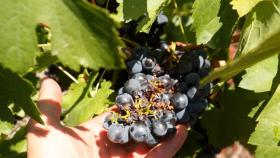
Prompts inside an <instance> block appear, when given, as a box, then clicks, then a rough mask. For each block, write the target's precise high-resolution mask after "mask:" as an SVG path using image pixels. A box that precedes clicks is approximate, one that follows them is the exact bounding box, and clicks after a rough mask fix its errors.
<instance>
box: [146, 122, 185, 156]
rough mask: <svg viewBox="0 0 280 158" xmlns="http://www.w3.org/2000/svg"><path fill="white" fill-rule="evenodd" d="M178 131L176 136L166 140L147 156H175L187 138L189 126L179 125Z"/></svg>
mask: <svg viewBox="0 0 280 158" xmlns="http://www.w3.org/2000/svg"><path fill="white" fill-rule="evenodd" d="M176 128H177V132H176V134H175V135H174V136H172V137H170V138H169V139H166V140H164V141H163V142H161V143H160V144H158V145H157V146H155V147H154V148H153V149H151V150H150V151H149V153H148V154H147V156H146V157H147V158H153V157H161V158H165V157H166V158H169V157H173V156H174V155H175V154H176V152H177V151H178V150H179V149H180V148H181V146H182V145H183V144H184V142H185V140H186V138H187V131H188V127H187V126H185V125H177V126H176Z"/></svg>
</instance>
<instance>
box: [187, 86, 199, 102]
mask: <svg viewBox="0 0 280 158" xmlns="http://www.w3.org/2000/svg"><path fill="white" fill-rule="evenodd" d="M196 94H197V88H196V87H191V88H189V89H188V91H187V96H188V98H189V99H190V100H193V99H194V98H195V96H196Z"/></svg>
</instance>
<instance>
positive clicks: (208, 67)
mask: <svg viewBox="0 0 280 158" xmlns="http://www.w3.org/2000/svg"><path fill="white" fill-rule="evenodd" d="M203 68H205V69H207V70H210V69H211V62H210V61H209V60H208V59H205V60H204V64H203Z"/></svg>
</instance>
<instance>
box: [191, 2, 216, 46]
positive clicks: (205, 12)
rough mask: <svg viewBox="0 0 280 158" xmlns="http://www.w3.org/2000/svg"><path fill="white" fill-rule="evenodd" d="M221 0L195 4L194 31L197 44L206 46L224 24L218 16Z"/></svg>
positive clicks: (193, 15)
mask: <svg viewBox="0 0 280 158" xmlns="http://www.w3.org/2000/svg"><path fill="white" fill-rule="evenodd" d="M220 6H221V2H220V0H196V1H195V2H194V4H193V14H192V18H193V30H194V31H195V32H196V42H197V44H206V43H207V42H209V41H210V40H211V38H212V37H213V36H214V34H215V33H216V32H217V31H218V30H219V29H220V27H221V26H222V23H221V22H220V17H219V16H218V13H219V10H220Z"/></svg>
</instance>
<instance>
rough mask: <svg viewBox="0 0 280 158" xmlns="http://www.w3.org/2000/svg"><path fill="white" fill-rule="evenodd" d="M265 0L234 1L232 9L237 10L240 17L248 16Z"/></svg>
mask: <svg viewBox="0 0 280 158" xmlns="http://www.w3.org/2000/svg"><path fill="white" fill-rule="evenodd" d="M261 1H263V0H232V1H231V2H230V4H231V5H232V8H233V9H235V10H237V12H238V15H239V17H242V16H244V15H246V14H248V13H249V12H250V11H251V10H252V9H253V8H254V7H255V6H256V5H257V4H258V3H259V2H261Z"/></svg>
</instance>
